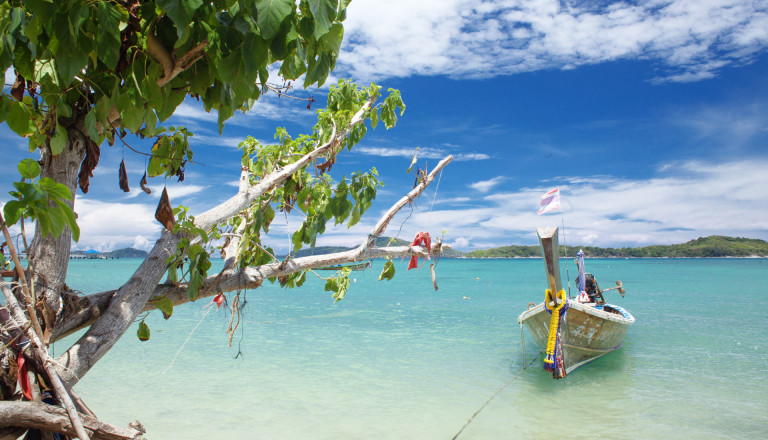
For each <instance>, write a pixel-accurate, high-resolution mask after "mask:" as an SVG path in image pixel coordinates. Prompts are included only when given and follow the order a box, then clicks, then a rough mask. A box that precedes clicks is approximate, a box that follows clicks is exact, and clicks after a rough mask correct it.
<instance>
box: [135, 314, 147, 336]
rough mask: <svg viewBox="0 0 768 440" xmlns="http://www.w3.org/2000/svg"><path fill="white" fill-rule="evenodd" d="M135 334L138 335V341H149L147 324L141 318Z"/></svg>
mask: <svg viewBox="0 0 768 440" xmlns="http://www.w3.org/2000/svg"><path fill="white" fill-rule="evenodd" d="M136 336H138V337H139V340H140V341H149V326H148V325H147V324H145V323H144V320H143V319H142V320H141V322H140V323H139V330H138V331H137V332H136Z"/></svg>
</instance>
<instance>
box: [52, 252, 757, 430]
mask: <svg viewBox="0 0 768 440" xmlns="http://www.w3.org/2000/svg"><path fill="white" fill-rule="evenodd" d="M139 263H140V260H84V261H78V260H73V261H71V262H70V270H69V273H68V279H67V282H68V284H69V285H70V286H71V287H72V288H74V289H79V290H81V291H83V292H86V293H91V292H95V291H101V290H107V289H110V288H115V287H117V284H118V283H121V282H124V281H125V280H127V279H128V277H130V275H131V273H132V272H133V270H135V268H136V267H138V264H139ZM381 264H382V263H381V262H380V261H376V262H374V268H373V269H371V270H367V271H364V272H353V274H352V277H353V278H355V282H353V283H352V285H351V287H350V290H349V292H348V293H347V296H346V298H345V299H344V300H343V301H340V302H333V300H332V298H331V297H330V294H329V293H328V292H324V291H323V285H324V282H323V281H322V280H319V279H317V278H316V277H314V276H311V275H310V276H308V280H307V283H306V284H305V286H304V287H302V288H300V289H293V290H286V289H282V288H280V287H279V286H277V285H272V284H269V283H268V282H265V283H264V285H263V286H262V287H261V288H259V289H255V290H251V291H248V292H246V293H245V297H244V298H245V299H246V300H247V304H246V306H245V308H244V309H243V316H242V323H241V327H240V328H239V329H238V330H237V332H236V334H235V337H234V339H233V344H232V347H229V346H228V344H227V342H228V335H227V334H226V328H227V326H228V325H229V322H230V318H231V314H230V312H229V311H225V310H224V308H222V309H221V310H218V311H217V310H213V309H212V308H208V309H204V307H205V306H206V304H208V303H209V301H210V299H202V300H200V301H198V302H195V303H190V304H186V305H183V306H180V307H177V308H176V310H175V311H174V315H173V317H172V318H171V319H170V320H168V321H165V320H163V318H162V315H161V314H160V313H159V312H153V313H150V315H149V316H148V317H147V320H146V322H147V323H148V324H149V326H150V328H151V331H152V337H151V339H150V340H149V341H148V342H140V341H138V339H137V338H136V336H135V332H136V325H134V327H133V328H132V329H131V330H129V334H126V335H125V336H124V337H123V339H121V341H120V342H119V343H118V344H117V345H116V347H115V348H114V349H113V350H111V351H110V352H109V353H107V355H106V356H105V357H104V358H103V359H102V360H101V361H100V362H99V363H98V364H97V365H96V366H95V367H94V368H93V369H92V370H91V371H90V372H89V373H88V374H87V375H86V376H85V377H84V378H83V379H82V380H81V382H80V383H79V384H78V385H77V386H76V390H77V391H78V392H79V393H80V395H81V397H82V398H83V399H84V400H85V402H86V403H87V404H88V405H89V407H90V408H91V409H92V410H94V412H96V414H97V415H99V416H100V417H101V418H103V419H104V420H106V421H108V422H110V423H114V424H118V425H127V424H128V423H129V422H131V421H133V420H135V419H138V420H139V421H140V422H141V423H142V424H143V425H144V426H145V428H146V429H147V431H148V432H147V437H148V438H153V439H177V438H185V439H210V438H253V439H451V438H453V436H454V435H455V434H456V433H457V432H458V431H459V430H460V429H461V428H462V427H463V426H464V425H465V423H466V422H467V420H468V419H469V418H470V417H471V416H472V415H473V414H474V413H475V412H476V411H477V410H478V409H479V408H480V407H481V406H482V405H483V404H484V403H486V402H487V401H488V399H489V398H491V396H493V395H494V393H496V392H497V391H498V390H499V389H501V388H502V387H504V386H505V384H508V385H507V386H506V388H503V390H502V391H501V392H500V393H499V394H498V395H497V396H496V397H495V398H493V399H492V400H491V401H490V403H488V405H487V406H486V407H485V409H483V411H482V412H480V413H479V414H478V415H477V416H476V417H475V418H474V420H473V422H472V423H470V424H469V425H468V426H467V427H466V429H465V430H464V431H463V432H462V433H461V435H460V436H459V437H458V438H459V439H506V438H554V437H561V438H595V437H600V438H637V439H669V438H676V439H677V438H691V439H699V438H707V439H739V438H768V398H766V395H767V394H768V381H767V380H766V379H768V373H767V372H766V367H767V366H768V344H767V343H766V341H767V340H768V326H767V325H766V322H765V321H766V316H767V315H766V311H765V306H764V303H765V299H766V294H765V286H766V284H768V260H766V259H630V260H619V259H594V260H587V262H586V266H587V270H588V271H589V272H592V273H594V274H595V275H596V277H597V279H598V281H599V282H600V285H601V287H602V288H604V289H605V288H607V287H611V286H613V285H614V284H613V281H614V280H621V281H622V282H623V283H624V287H625V288H626V289H627V295H626V297H625V298H620V297H619V295H618V294H616V292H615V291H612V292H609V293H607V296H608V298H607V299H608V301H609V302H614V303H616V304H618V305H621V306H622V307H624V308H625V309H627V310H629V311H630V312H631V313H632V314H633V315H634V316H635V318H636V323H635V324H634V325H633V326H631V327H630V329H629V331H628V333H627V338H626V340H625V344H624V346H623V347H622V348H621V349H620V350H618V351H617V352H615V353H611V354H609V355H608V356H605V357H603V358H601V359H599V360H597V361H595V362H593V363H590V364H588V365H586V366H584V367H581V368H579V369H577V370H576V371H574V372H573V373H571V374H569V375H568V377H567V378H565V379H563V380H559V381H555V380H553V379H552V378H551V376H550V375H548V374H547V373H546V372H544V371H543V370H542V368H541V363H540V358H539V359H538V360H537V361H536V362H535V364H534V365H533V366H532V367H530V368H528V369H526V370H525V371H523V372H522V373H521V367H522V362H523V355H524V353H523V351H522V348H521V346H522V344H521V336H520V335H521V332H520V327H519V325H518V323H517V316H518V315H519V314H520V313H521V312H522V311H523V310H524V309H525V308H526V306H527V304H528V303H529V302H536V303H538V302H540V301H541V300H542V298H543V296H544V269H543V264H542V262H541V260H540V259H515V260H448V259H443V260H441V261H440V262H439V264H438V266H437V281H438V285H439V287H440V290H439V291H435V290H434V289H433V288H432V282H431V279H430V275H429V268H428V267H427V266H425V267H422V268H421V269H420V270H418V271H416V270H412V271H406V270H405V269H406V266H407V261H403V262H398V263H396V267H397V275H396V276H395V279H394V280H392V281H377V277H378V273H379V271H380V270H381ZM569 266H570V267H569V268H568V271H566V267H565V265H563V267H562V270H561V275H562V276H563V278H564V281H565V277H566V274H567V273H568V275H569V277H570V280H571V285H573V277H574V276H575V266H574V265H573V264H570V265H569ZM321 274H322V275H324V276H327V275H328V274H327V273H321ZM232 295H233V294H232V293H230V294H228V298H230V299H231V298H232ZM211 310H213V311H211ZM193 330H194V333H193ZM190 335H191V337H190ZM187 340H188V341H187ZM185 341H186V343H185ZM67 342H71V340H70V341H60V342H57V343H56V346H55V347H54V351H55V352H56V353H61V352H63V351H64V350H65V349H66V348H67ZM182 346H183V349H181V351H180V352H179V349H180V348H181V347H182ZM525 349H526V350H525V357H526V358H527V360H528V361H530V360H531V359H533V358H534V357H535V356H537V354H538V351H539V347H537V346H536V345H535V343H534V342H533V340H532V338H531V337H530V336H529V335H528V334H527V333H526V334H525ZM177 352H178V355H177ZM238 353H240V356H238V357H237V358H236V355H238ZM174 359H175V360H174ZM169 367H170V368H169ZM166 370H167V372H166Z"/></svg>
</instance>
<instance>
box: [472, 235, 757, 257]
mask: <svg viewBox="0 0 768 440" xmlns="http://www.w3.org/2000/svg"><path fill="white" fill-rule="evenodd" d="M577 249H581V250H582V251H584V256H585V257H587V258H718V257H742V258H744V257H768V242H766V241H764V240H758V239H754V238H738V237H737V238H734V237H725V236H722V235H712V236H709V237H699V238H697V239H695V240H691V241H689V242H687V243H682V244H672V245H654V246H643V247H636V248H630V247H622V248H599V247H594V246H582V245H579V244H569V245H568V247H567V250H568V256H571V257H573V256H575V254H576V252H577ZM565 251H566V248H565V246H563V245H562V244H561V246H560V255H561V257H562V256H565ZM540 255H541V251H540V250H539V246H502V247H497V248H491V249H482V250H475V251H472V252H467V253H466V254H465V258H529V257H539V256H540Z"/></svg>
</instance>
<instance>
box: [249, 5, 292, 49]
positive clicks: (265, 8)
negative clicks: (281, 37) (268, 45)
mask: <svg viewBox="0 0 768 440" xmlns="http://www.w3.org/2000/svg"><path fill="white" fill-rule="evenodd" d="M293 8H294V2H293V1H292V0H257V1H256V10H257V11H258V17H257V19H258V24H259V29H261V37H262V38H264V39H265V40H271V39H272V38H274V36H275V35H277V32H278V31H279V30H280V25H281V24H282V23H283V20H285V18H286V17H287V16H288V15H290V14H291V12H293Z"/></svg>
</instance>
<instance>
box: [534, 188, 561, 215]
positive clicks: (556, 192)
mask: <svg viewBox="0 0 768 440" xmlns="http://www.w3.org/2000/svg"><path fill="white" fill-rule="evenodd" d="M539 206H541V207H540V208H539V213H538V214H539V215H541V214H544V213H545V212H549V211H554V210H555V209H560V188H555V189H553V190H551V191H548V192H547V193H546V194H544V195H543V196H541V201H540V202H539Z"/></svg>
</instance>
